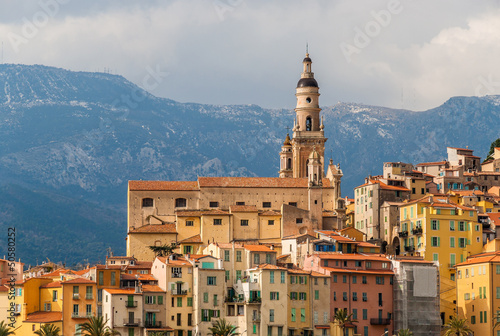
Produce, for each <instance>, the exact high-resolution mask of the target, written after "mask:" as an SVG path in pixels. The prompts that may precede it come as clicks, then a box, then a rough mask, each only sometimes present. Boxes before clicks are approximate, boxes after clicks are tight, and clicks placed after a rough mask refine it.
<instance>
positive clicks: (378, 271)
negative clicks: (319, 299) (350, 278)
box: [322, 267, 394, 275]
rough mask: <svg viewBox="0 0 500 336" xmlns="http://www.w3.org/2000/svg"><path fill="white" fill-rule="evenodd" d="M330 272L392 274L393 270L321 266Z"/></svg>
mask: <svg viewBox="0 0 500 336" xmlns="http://www.w3.org/2000/svg"><path fill="white" fill-rule="evenodd" d="M322 268H324V269H326V270H327V271H330V272H338V273H362V274H386V275H393V274H394V272H393V271H391V270H382V269H372V268H370V269H366V270H364V269H353V268H336V267H322Z"/></svg>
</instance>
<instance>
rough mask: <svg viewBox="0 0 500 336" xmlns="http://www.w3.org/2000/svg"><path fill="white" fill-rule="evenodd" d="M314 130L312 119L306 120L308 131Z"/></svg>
mask: <svg viewBox="0 0 500 336" xmlns="http://www.w3.org/2000/svg"><path fill="white" fill-rule="evenodd" d="M311 130H312V120H311V117H307V118H306V131H311Z"/></svg>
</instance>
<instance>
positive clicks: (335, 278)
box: [333, 274, 337, 283]
mask: <svg viewBox="0 0 500 336" xmlns="http://www.w3.org/2000/svg"><path fill="white" fill-rule="evenodd" d="M333 282H334V283H337V274H334V275H333Z"/></svg>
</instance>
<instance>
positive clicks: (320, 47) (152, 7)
mask: <svg viewBox="0 0 500 336" xmlns="http://www.w3.org/2000/svg"><path fill="white" fill-rule="evenodd" d="M499 32H500V1H499V0H494V1H493V0H491V1H485V0H478V1H470V0H467V1H463V0H442V1H436V0H432V1H430V0H418V1H417V0H408V1H403V0H401V1H398V0H381V1H379V0H369V1H368V0H366V1H365V0H358V1H352V0H338V1H332V0H307V1H298V0H283V1H277V0H276V1H271V0H189V1H187V0H171V1H168V0H156V1H155V0H151V1H129V0H107V1H102V0H85V1H76V0H39V1H31V0H27V1H18V0H1V3H0V40H1V41H2V43H3V48H2V49H3V53H2V60H1V61H2V62H4V63H16V64H44V65H49V66H55V67H60V68H65V69H69V70H75V71H92V72H94V71H101V72H102V71H107V72H111V73H113V74H119V75H122V76H124V77H125V78H127V79H128V80H130V81H132V82H134V83H136V84H137V85H139V86H141V87H144V88H146V89H147V90H148V91H150V92H151V93H153V94H154V95H156V96H159V97H165V98H170V99H173V100H176V101H179V102H196V103H209V104H223V105H227V104H257V105H260V106H262V107H267V108H293V107H294V105H295V97H294V94H295V86H296V82H297V80H298V79H299V77H300V72H301V69H302V65H301V62H302V59H303V57H304V54H305V49H306V44H308V46H309V53H310V56H311V58H312V60H313V71H314V72H315V76H316V79H317V80H318V83H319V85H320V92H321V97H320V104H321V105H323V106H330V105H334V104H336V103H337V102H354V103H361V104H367V105H378V106H387V107H392V108H404V109H410V110H415V111H420V110H426V109H429V108H433V107H436V106H439V105H441V104H442V103H444V102H445V101H446V100H448V99H449V98H450V97H453V96H475V95H479V96H483V95H487V94H500V67H499V55H500V33H499ZM152 74H156V76H153V77H154V78H155V79H156V80H155V81H154V82H148V79H151V77H152Z"/></svg>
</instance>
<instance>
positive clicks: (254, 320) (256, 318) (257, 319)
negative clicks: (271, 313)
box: [252, 314, 260, 322]
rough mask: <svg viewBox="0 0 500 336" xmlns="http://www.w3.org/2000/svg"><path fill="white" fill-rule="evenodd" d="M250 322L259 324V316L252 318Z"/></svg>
mask: <svg viewBox="0 0 500 336" xmlns="http://www.w3.org/2000/svg"><path fill="white" fill-rule="evenodd" d="M252 322H260V314H259V315H253V316H252Z"/></svg>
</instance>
